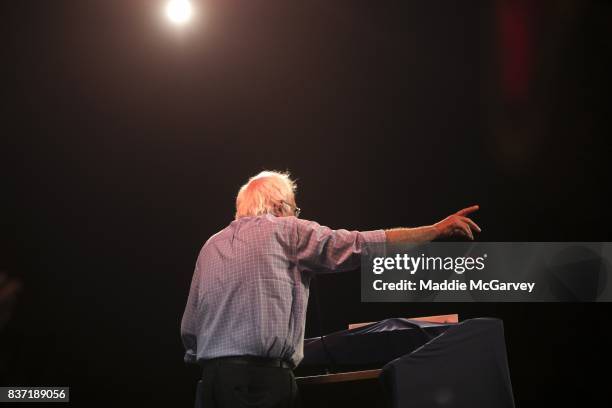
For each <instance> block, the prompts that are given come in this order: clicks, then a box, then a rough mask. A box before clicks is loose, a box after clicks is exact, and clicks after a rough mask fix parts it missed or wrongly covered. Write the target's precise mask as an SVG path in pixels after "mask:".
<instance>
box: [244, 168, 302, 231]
mask: <svg viewBox="0 0 612 408" xmlns="http://www.w3.org/2000/svg"><path fill="white" fill-rule="evenodd" d="M296 187H297V186H296V184H295V181H293V180H291V178H290V175H289V173H288V172H278V171H267V170H266V171H262V172H261V173H259V174H257V175H256V176H253V177H251V178H250V179H249V181H248V182H247V183H246V184H245V185H243V186H242V187H241V188H240V191H238V196H237V197H236V219H238V218H241V217H254V216H257V215H264V214H273V215H276V216H287V215H292V208H293V207H295V190H296Z"/></svg>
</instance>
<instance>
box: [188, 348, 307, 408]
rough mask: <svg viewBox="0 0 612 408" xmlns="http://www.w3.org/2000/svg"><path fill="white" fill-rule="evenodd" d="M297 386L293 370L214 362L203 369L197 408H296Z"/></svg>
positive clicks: (196, 403)
mask: <svg viewBox="0 0 612 408" xmlns="http://www.w3.org/2000/svg"><path fill="white" fill-rule="evenodd" d="M297 406H298V394H297V386H296V384H295V377H294V375H293V371H292V370H291V369H290V368H282V367H271V366H263V365H260V364H257V363H248V364H244V363H241V364H236V363H232V362H227V361H223V360H219V361H212V362H211V363H209V364H206V365H205V366H204V369H203V374H202V380H201V381H199V382H198V387H197V391H196V402H195V407H196V408H230V407H231V408H234V407H236V408H238V407H261V408H264V407H265V408H273V407H274V408H276V407H278V408H294V407H297Z"/></svg>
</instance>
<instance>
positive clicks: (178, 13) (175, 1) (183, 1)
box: [166, 0, 193, 25]
mask: <svg viewBox="0 0 612 408" xmlns="http://www.w3.org/2000/svg"><path fill="white" fill-rule="evenodd" d="M192 13H193V9H192V7H191V3H190V2H189V0H170V1H169V2H168V4H167V5H166V16H168V18H169V19H170V21H172V22H173V23H174V24H179V25H180V24H185V23H186V22H187V21H189V19H190V18H191V15H192Z"/></svg>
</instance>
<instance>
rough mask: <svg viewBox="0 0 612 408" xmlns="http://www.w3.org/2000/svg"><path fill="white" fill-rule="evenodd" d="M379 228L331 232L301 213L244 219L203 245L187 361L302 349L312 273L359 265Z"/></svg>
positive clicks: (185, 325)
mask: <svg viewBox="0 0 612 408" xmlns="http://www.w3.org/2000/svg"><path fill="white" fill-rule="evenodd" d="M384 241H385V233H384V231H383V230H377V231H366V232H358V231H352V232H350V231H347V230H332V229H330V228H328V227H324V226H321V225H319V224H317V223H316V222H313V221H306V220H302V219H298V218H296V217H275V216H273V215H264V216H259V217H244V218H240V219H238V220H235V221H233V222H232V223H231V224H230V225H229V226H228V227H227V228H225V229H224V230H222V231H220V232H218V233H217V234H215V235H213V236H212V237H211V238H210V239H209V240H208V241H207V242H206V243H205V244H204V246H203V247H202V250H201V251H200V254H199V256H198V260H197V262H196V266H195V272H194V274H193V279H192V281H191V289H190V291H189V297H188V299H187V306H186V308H185V313H184V314H183V319H182V322H181V337H182V340H183V345H184V346H185V349H186V353H185V361H186V362H188V363H194V362H198V361H201V360H207V359H211V358H215V357H224V356H242V355H252V356H262V357H275V358H281V359H283V360H286V361H288V362H290V363H292V364H293V365H294V366H297V365H298V364H299V362H300V361H301V360H302V357H303V354H304V351H303V348H304V326H305V324H306V305H307V303H308V289H309V284H310V278H311V277H312V274H313V273H321V272H335V271H345V270H351V269H357V268H358V267H359V264H360V256H359V255H360V254H361V253H362V251H364V249H365V246H364V244H365V243H366V242H368V243H369V242H384Z"/></svg>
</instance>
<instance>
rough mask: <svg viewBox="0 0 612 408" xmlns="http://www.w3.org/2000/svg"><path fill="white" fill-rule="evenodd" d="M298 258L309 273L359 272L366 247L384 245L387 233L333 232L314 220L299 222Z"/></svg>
mask: <svg viewBox="0 0 612 408" xmlns="http://www.w3.org/2000/svg"><path fill="white" fill-rule="evenodd" d="M296 225H297V228H296V259H297V264H298V269H299V270H301V271H306V272H313V273H321V272H342V271H348V270H353V269H357V268H358V267H359V265H360V255H362V254H363V253H364V251H366V250H367V244H370V243H384V242H385V241H386V235H385V232H384V230H373V231H347V230H345V229H338V230H333V229H331V228H329V227H325V226H322V225H319V224H318V223H316V222H314V221H307V220H301V219H296Z"/></svg>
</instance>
